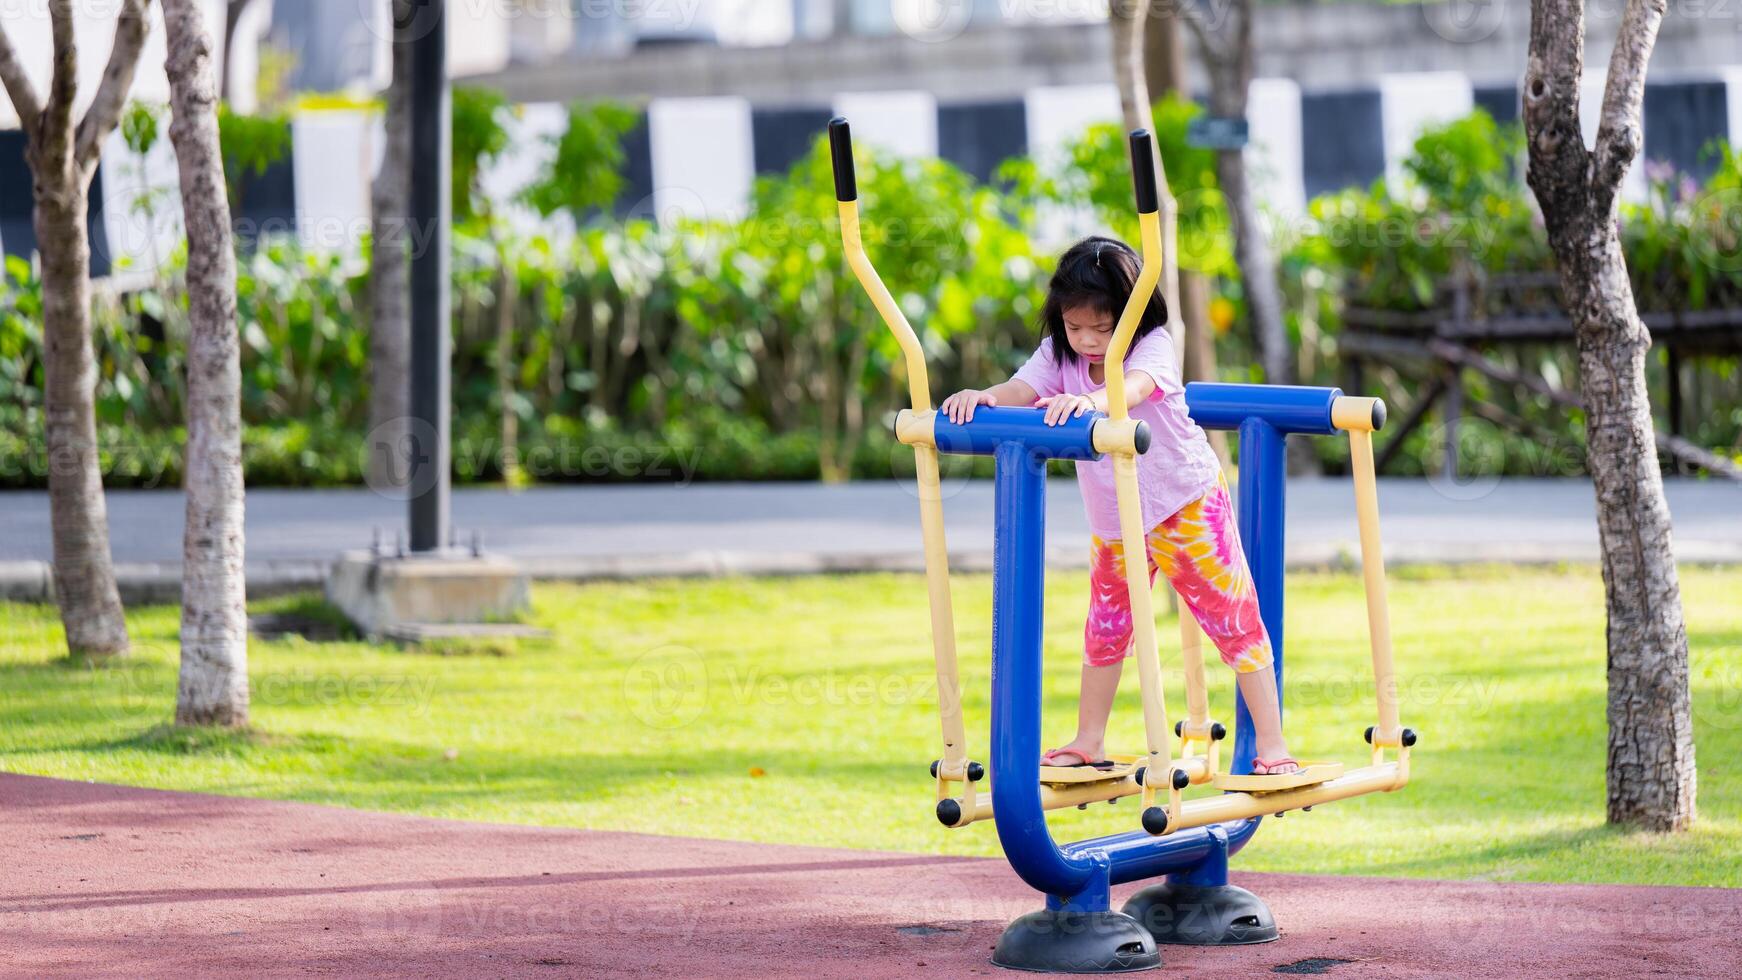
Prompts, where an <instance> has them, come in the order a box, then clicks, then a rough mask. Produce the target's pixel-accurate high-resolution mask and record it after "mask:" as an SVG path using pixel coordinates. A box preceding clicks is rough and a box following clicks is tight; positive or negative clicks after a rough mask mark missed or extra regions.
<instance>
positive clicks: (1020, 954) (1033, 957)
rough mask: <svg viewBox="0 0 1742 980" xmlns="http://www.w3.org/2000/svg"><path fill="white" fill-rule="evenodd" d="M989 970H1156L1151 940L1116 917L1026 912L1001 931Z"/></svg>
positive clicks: (1156, 954) (1116, 914)
mask: <svg viewBox="0 0 1742 980" xmlns="http://www.w3.org/2000/svg"><path fill="white" fill-rule="evenodd" d="M992 963H993V965H994V966H1002V967H1004V968H1006V969H1010V970H1031V971H1034V972H1036V973H1130V972H1132V971H1134V970H1152V969H1154V968H1156V967H1158V966H1160V965H1161V954H1160V953H1159V952H1157V951H1156V949H1155V940H1154V939H1151V938H1150V936H1149V933H1147V932H1145V931H1144V929H1143V927H1142V926H1140V925H1138V924H1137V922H1136V921H1135V920H1133V919H1132V918H1131V917H1130V916H1128V915H1124V914H1122V913H1119V912H1111V911H1108V912H1069V911H1060V912H1055V911H1053V910H1051V909H1041V910H1040V911H1038V912H1030V913H1028V914H1027V915H1025V916H1023V917H1022V918H1020V919H1017V920H1016V921H1015V922H1012V923H1010V925H1009V927H1008V928H1006V929H1005V930H1004V935H1002V936H1000V937H999V938H998V946H997V947H996V948H995V949H994V950H993V951H992Z"/></svg>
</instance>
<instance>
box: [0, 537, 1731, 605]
mask: <svg viewBox="0 0 1742 980" xmlns="http://www.w3.org/2000/svg"><path fill="white" fill-rule="evenodd" d="M1356 555H1357V549H1356V545H1355V543H1354V542H1352V541H1351V542H1346V543H1337V544H1326V545H1319V546H1312V547H1298V548H1295V549H1293V550H1292V551H1291V552H1290V554H1289V556H1288V567H1289V568H1290V569H1291V570H1305V569H1326V568H1330V569H1352V568H1355V567H1356V564H1357V560H1356ZM507 557H512V556H507ZM1597 560H1598V555H1597V549H1596V546H1595V545H1592V546H1590V547H1588V548H1569V547H1566V546H1564V545H1554V546H1549V545H1542V544H1532V543H1529V542H1519V543H1517V544H1513V545H1510V546H1507V547H1505V548H1496V547H1494V545H1493V543H1492V542H1483V543H1480V544H1472V545H1470V546H1468V547H1457V546H1450V545H1441V546H1432V547H1413V548H1391V549H1387V554H1386V556H1385V561H1386V565H1387V567H1390V568H1399V567H1407V566H1411V565H1483V564H1493V565H1558V564H1564V563H1594V562H1596V561H1597ZM1676 560H1677V561H1678V562H1681V563H1684V564H1699V565H1731V564H1742V545H1736V544H1732V543H1729V542H1721V541H1678V542H1676ZM515 561H516V563H517V564H518V565H519V566H520V567H521V568H522V569H523V570H525V572H526V573H527V574H528V575H529V576H531V577H532V578H533V579H536V580H538V581H544V582H598V581H617V580H623V579H638V578H725V577H730V576H734V575H751V576H754V575H834V574H851V573H872V572H923V571H924V570H925V563H924V557H923V556H922V555H921V554H919V553H917V552H914V553H907V552H823V551H692V552H682V553H675V554H653V555H572V556H564V557H560V558H548V557H544V558H541V557H530V558H518V559H515ZM331 567H332V562H330V561H318V560H301V561H271V562H260V563H249V565H248V570H247V575H248V595H249V597H250V598H254V599H259V598H263V597H266V596H275V595H285V594H287V593H292V592H308V591H313V592H320V591H321V590H322V589H324V588H325V586H326V581H327V573H328V571H329V570H330V569H331ZM1047 567H1048V568H1052V569H1059V570H1077V569H1082V568H1086V567H1088V556H1087V554H1086V553H1084V552H1083V550H1082V549H1080V548H1075V547H1057V548H1049V549H1048V550H1047ZM950 569H951V571H956V572H963V573H983V572H990V571H991V570H992V552H991V550H990V549H971V548H958V549H956V550H955V551H953V552H951V554H950ZM115 577H116V580H117V583H118V584H119V586H120V589H121V600H122V601H123V602H126V603H129V604H153V603H174V602H178V601H180V599H181V563H180V562H145V563H122V564H117V565H116V566H115ZM0 600H4V601H10V602H52V601H53V600H54V577H53V571H52V568H51V567H50V565H49V563H48V562H42V561H8V562H0Z"/></svg>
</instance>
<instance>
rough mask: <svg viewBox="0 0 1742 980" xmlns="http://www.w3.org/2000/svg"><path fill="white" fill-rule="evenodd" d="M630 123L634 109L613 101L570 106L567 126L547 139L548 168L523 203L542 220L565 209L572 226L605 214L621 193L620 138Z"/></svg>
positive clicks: (630, 125)
mask: <svg viewBox="0 0 1742 980" xmlns="http://www.w3.org/2000/svg"><path fill="white" fill-rule="evenodd" d="M635 120H636V115H635V112H634V110H632V109H630V108H629V107H627V106H623V105H619V104H617V103H614V102H573V103H570V104H569V107H568V126H567V128H565V129H564V130H563V132H562V135H561V136H558V137H555V138H554V139H552V140H551V144H552V149H553V150H554V152H555V156H554V158H553V159H552V161H551V165H550V169H549V170H547V171H546V172H545V173H544V174H543V175H542V176H541V177H539V178H538V179H537V180H535V181H533V182H532V184H530V185H528V186H527V188H526V190H525V191H523V192H522V199H523V200H524V201H525V202H526V203H527V204H528V205H530V206H531V207H533V208H534V209H536V210H537V211H538V213H539V214H542V215H544V216H545V217H549V216H551V215H553V214H555V213H557V212H558V211H567V212H568V213H569V214H570V215H571V216H572V217H573V218H574V219H575V221H576V223H579V222H582V221H584V220H586V219H587V218H588V217H590V216H591V215H592V214H593V213H594V212H596V211H604V210H608V209H609V208H610V207H611V206H612V205H613V204H615V203H616V202H617V197H618V195H620V194H622V193H623V174H622V168H623V134H624V133H627V132H628V131H629V130H630V129H631V128H633V127H634V126H635Z"/></svg>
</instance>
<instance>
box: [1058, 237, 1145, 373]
mask: <svg viewBox="0 0 1742 980" xmlns="http://www.w3.org/2000/svg"><path fill="white" fill-rule="evenodd" d="M1141 264H1142V263H1141V262H1140V261H1139V259H1138V257H1137V253H1136V252H1134V251H1132V249H1131V246H1129V245H1127V244H1125V243H1124V242H1122V241H1119V240H1118V239H1116V238H1105V237H1103V236H1100V235H1091V236H1090V237H1088V238H1085V239H1083V240H1082V241H1080V242H1078V243H1076V244H1075V245H1072V246H1071V247H1070V248H1069V249H1067V250H1066V251H1065V254H1063V255H1061V256H1059V265H1058V269H1057V270H1056V271H1054V272H1053V274H1052V282H1050V283H1048V284H1047V288H1046V307H1045V309H1043V310H1042V311H1041V314H1040V316H1041V329H1042V331H1043V332H1044V333H1045V335H1046V336H1048V337H1051V338H1052V351H1053V356H1054V357H1056V358H1059V359H1060V360H1061V361H1062V362H1063V363H1066V364H1075V363H1076V362H1077V352H1076V350H1075V349H1074V348H1072V347H1071V341H1070V338H1069V337H1067V336H1065V311H1066V310H1069V309H1076V308H1078V307H1085V306H1086V307H1089V308H1090V309H1093V310H1098V311H1100V312H1102V313H1106V314H1108V315H1110V316H1112V317H1114V318H1115V319H1117V318H1118V316H1119V314H1120V313H1122V312H1124V310H1125V304H1126V302H1127V301H1129V300H1130V298H1131V290H1132V288H1133V287H1135V286H1136V285H1137V273H1138V269H1139V267H1140V266H1141ZM1166 325H1167V301H1166V300H1164V299H1162V296H1161V285H1160V283H1157V284H1156V289H1155V295H1154V296H1152V297H1150V300H1149V307H1148V308H1147V309H1145V310H1144V311H1143V319H1142V320H1140V321H1138V324H1137V335H1136V336H1135V337H1133V338H1131V343H1132V345H1133V346H1135V345H1136V343H1137V342H1138V341H1139V340H1141V339H1143V337H1144V336H1146V335H1147V334H1148V333H1149V332H1150V331H1151V330H1154V329H1156V328H1157V327H1162V326H1166Z"/></svg>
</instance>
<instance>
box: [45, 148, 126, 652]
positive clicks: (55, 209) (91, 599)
mask: <svg viewBox="0 0 1742 980" xmlns="http://www.w3.org/2000/svg"><path fill="white" fill-rule="evenodd" d="M33 156H35V154H33ZM32 169H33V170H34V171H35V173H36V174H37V176H36V179H35V181H34V188H35V195H36V210H35V215H34V219H35V226H36V246H37V249H38V252H39V253H40V255H41V259H42V321H43V322H42V341H43V359H42V374H43V429H44V437H45V439H46V442H47V449H48V460H49V469H48V495H49V513H50V520H51V522H52V524H53V539H54V589H55V599H56V601H57V602H58V603H59V606H60V616H61V622H62V623H63V624H64V625H65V627H66V635H67V652H68V653H70V654H72V655H73V656H75V657H78V656H97V657H103V656H112V655H115V654H122V653H126V652H127V649H128V638H127V622H126V619H125V617H124V616H123V613H122V608H121V593H120V590H119V589H118V588H117V587H116V584H115V566H114V561H113V558H112V557H111V555H110V552H109V516H108V506H107V503H106V502H105V500H104V498H103V475H102V471H101V468H100V465H99V460H98V457H97V422H96V380H97V367H96V363H95V361H94V358H93V355H92V348H91V243H90V239H89V237H88V232H87V228H86V224H85V219H86V207H87V204H86V192H85V184H84V182H83V181H82V180H80V179H79V177H78V176H77V175H76V174H74V173H72V172H71V170H72V165H71V161H70V160H63V161H61V162H59V163H58V164H56V163H53V162H51V161H48V160H44V159H41V158H40V157H38V158H37V159H36V161H35V166H34V167H33V168H32Z"/></svg>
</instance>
